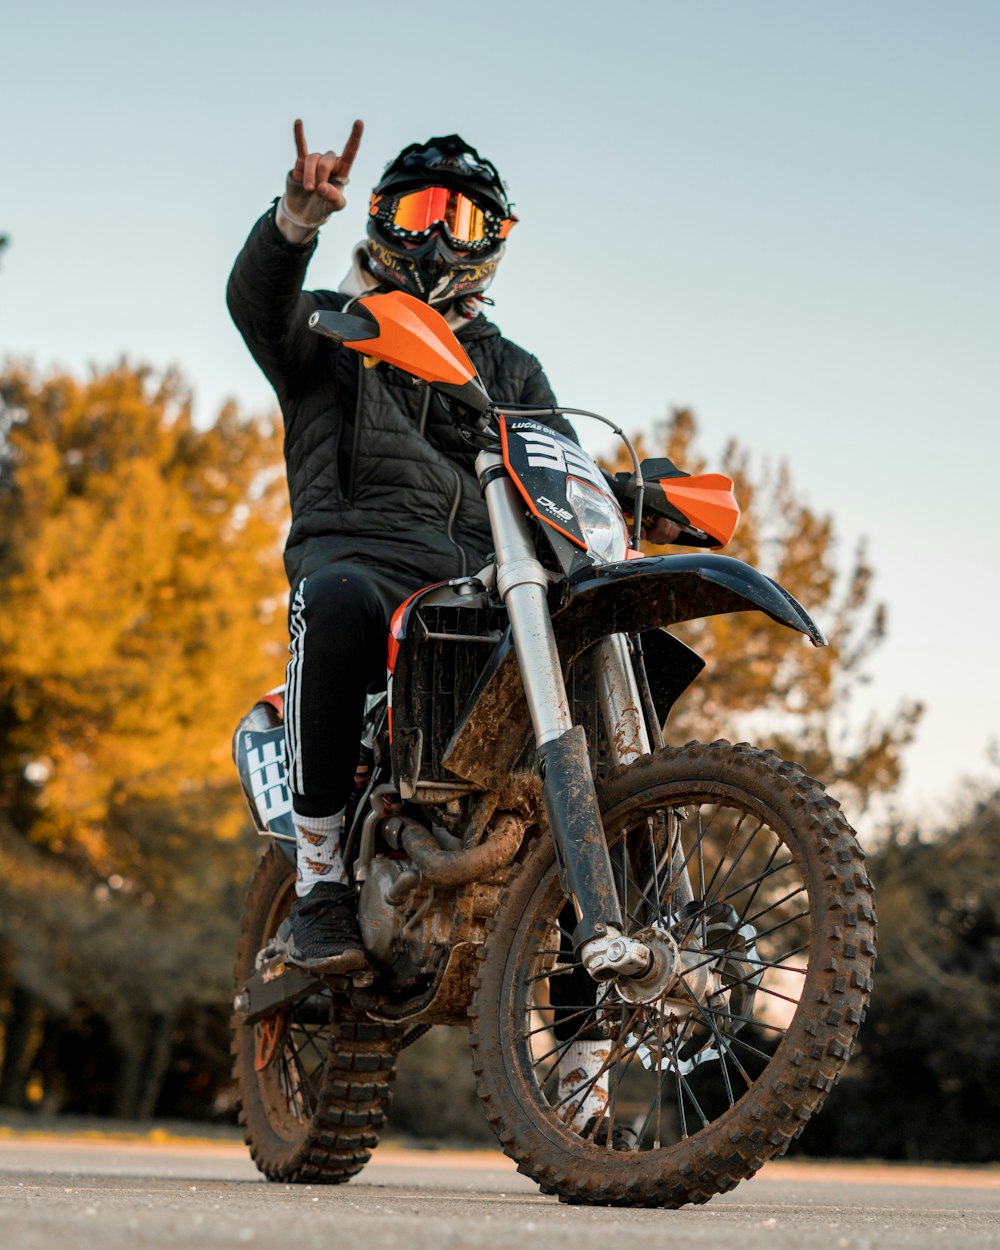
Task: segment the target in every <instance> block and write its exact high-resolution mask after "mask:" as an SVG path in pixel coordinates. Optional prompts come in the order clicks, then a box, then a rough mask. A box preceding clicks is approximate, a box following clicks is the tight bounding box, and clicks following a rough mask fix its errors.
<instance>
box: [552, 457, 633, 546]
mask: <svg viewBox="0 0 1000 1250" xmlns="http://www.w3.org/2000/svg"><path fill="white" fill-rule="evenodd" d="M566 498H567V499H568V500H569V503H570V506H571V507H572V509H573V511H574V512H575V513H576V519H577V520H578V521H579V522H580V529H581V530H582V531H583V536H584V538H585V539H586V540H587V546H588V547H589V549H590V552H591V555H594V556H596V557H597V559H598V560H600V562H601V563H602V564H612V563H614V562H615V561H616V560H624V559H625V553H626V551H627V550H628V530H627V529H626V527H625V518H624V517H623V516H622V513H621V509H620V508H619V507H618V505H617V504H616V503H615V501H614V500H613V499H612V498H611V496H610V495H605V494H604V492H603V491H600V490H598V489H597V488H596V487H594V486H588V485H587V483H586V482H581V481H580V479H579V478H577V477H569V478H567V479H566Z"/></svg>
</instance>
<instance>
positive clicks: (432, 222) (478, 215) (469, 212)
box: [371, 187, 516, 248]
mask: <svg viewBox="0 0 1000 1250" xmlns="http://www.w3.org/2000/svg"><path fill="white" fill-rule="evenodd" d="M371 215H372V216H373V217H378V218H379V220H380V221H381V222H382V225H383V226H384V227H386V228H387V229H389V230H390V231H391V232H392V233H393V234H396V235H398V236H399V237H401V238H405V237H407V236H411V237H412V236H418V235H423V234H425V233H426V232H427V231H428V230H431V229H432V228H433V227H434V226H438V225H440V226H443V227H444V230H445V233H446V234H447V235H448V237H449V239H450V240H451V241H452V242H453V243H455V244H457V245H458V246H460V247H471V248H477V247H482V246H483V245H486V244H489V243H492V242H494V241H496V240H498V239H503V238H506V237H507V234H508V233H509V231H510V228H511V226H513V224H514V221H515V220H516V219H515V218H513V217H508V218H501V217H498V216H496V215H495V214H493V213H489V212H487V211H485V210H484V209H483V208H481V207H480V206H479V205H478V204H477V203H476V202H475V200H473V199H470V198H469V196H467V195H465V194H464V193H463V192H461V191H455V190H453V189H451V188H449V187H421V188H420V189H419V190H417V191H408V192H406V193H405V194H404V195H400V196H397V197H395V198H392V197H390V196H384V195H373V196H372V203H371Z"/></svg>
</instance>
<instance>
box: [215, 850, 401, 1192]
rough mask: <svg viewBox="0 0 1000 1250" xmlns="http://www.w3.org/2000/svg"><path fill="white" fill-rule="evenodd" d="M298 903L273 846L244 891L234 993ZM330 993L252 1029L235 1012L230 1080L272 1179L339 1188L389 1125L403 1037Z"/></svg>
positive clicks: (255, 1152) (249, 1136) (260, 1162)
mask: <svg viewBox="0 0 1000 1250" xmlns="http://www.w3.org/2000/svg"><path fill="white" fill-rule="evenodd" d="M294 900H295V877H294V873H293V870H292V866H291V864H290V863H289V861H288V859H287V857H286V856H285V855H284V854H282V852H281V851H280V850H279V849H278V847H277V846H274V845H272V846H271V847H270V848H269V849H268V851H267V852H266V853H265V854H264V855H263V856H262V857H261V860H260V862H259V864H258V865H257V871H256V873H255V874H254V877H253V880H252V882H251V884H250V889H249V891H248V893H247V899H246V904H245V906H244V910H243V921H242V926H241V932H240V939H239V945H238V947H237V954H236V969H235V978H236V988H237V992H238V991H239V989H240V988H241V987H242V986H243V984H244V983H245V981H246V980H247V978H248V977H249V976H250V975H251V974H252V973H253V971H254V961H255V959H256V956H257V952H258V951H259V950H260V949H261V948H262V947H263V946H265V945H266V944H267V942H268V941H270V939H272V938H273V937H274V935H275V933H276V932H277V929H278V926H279V925H280V923H281V921H282V920H284V918H285V917H286V916H287V914H288V910H289V908H290V907H291V905H292V903H293V902H294ZM345 1009H346V1003H345V1001H344V1000H343V999H342V998H338V997H336V996H334V995H333V994H332V993H330V992H327V991H325V992H323V993H321V994H317V995H314V996H312V997H310V998H306V999H304V1000H302V1001H300V1002H298V1003H296V1004H295V1005H294V1006H293V1007H289V1008H284V1009H283V1010H281V1011H280V1012H278V1013H277V1014H275V1015H273V1016H269V1017H267V1018H265V1019H264V1020H262V1021H260V1022H258V1023H255V1024H247V1023H246V1021H245V1020H244V1018H243V1017H242V1016H241V1015H240V1014H239V1013H238V1012H236V1013H234V1015H233V1043H232V1052H233V1079H234V1081H235V1082H236V1087H237V1092H238V1095H239V1108H240V1113H239V1118H240V1124H241V1125H242V1126H243V1133H244V1138H245V1140H246V1143H247V1145H248V1146H249V1147H250V1154H251V1156H252V1157H253V1160H254V1162H255V1163H256V1164H257V1166H258V1168H260V1170H261V1171H262V1172H263V1173H264V1175H265V1176H266V1177H267V1178H268V1179H269V1180H277V1181H307V1182H310V1183H312V1184H339V1183H341V1182H343V1181H347V1180H350V1178H351V1177H352V1176H355V1175H357V1173H358V1172H360V1171H361V1169H362V1168H363V1167H364V1165H365V1164H366V1163H367V1162H368V1160H369V1158H370V1157H371V1152H372V1149H373V1148H374V1147H375V1145H376V1144H377V1143H378V1136H379V1131H380V1130H381V1128H382V1125H383V1124H384V1122H385V1109H386V1107H387V1106H388V1104H389V1100H390V1083H391V1081H392V1079H393V1077H394V1076H395V1069H396V1057H397V1054H398V1051H399V1039H400V1031H399V1030H398V1029H397V1028H394V1027H392V1026H388V1025H382V1024H376V1023H374V1022H371V1021H364V1020H356V1019H352V1018H349V1017H348V1016H347V1015H346V1011H345Z"/></svg>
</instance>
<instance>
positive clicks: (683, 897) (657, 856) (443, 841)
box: [233, 292, 875, 1207]
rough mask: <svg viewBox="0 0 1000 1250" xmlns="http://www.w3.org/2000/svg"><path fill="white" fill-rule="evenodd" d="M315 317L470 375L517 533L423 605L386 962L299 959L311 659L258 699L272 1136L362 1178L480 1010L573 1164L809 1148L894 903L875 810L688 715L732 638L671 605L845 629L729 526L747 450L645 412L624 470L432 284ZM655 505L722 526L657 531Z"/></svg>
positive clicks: (626, 1174)
mask: <svg viewBox="0 0 1000 1250" xmlns="http://www.w3.org/2000/svg"><path fill="white" fill-rule="evenodd" d="M310 326H311V328H312V329H313V330H315V331H316V332H317V333H319V334H323V335H325V336H327V337H329V338H331V339H333V340H335V341H336V342H338V343H342V344H343V345H344V346H345V347H347V348H350V349H353V350H356V351H358V352H360V353H361V354H362V355H363V356H364V357H365V358H366V361H365V363H366V364H368V365H371V366H375V365H378V366H379V367H385V366H386V365H389V366H392V367H395V368H399V369H402V370H404V371H406V372H407V373H409V374H410V375H412V376H413V377H416V378H420V379H422V380H423V381H424V382H425V383H427V384H428V385H430V386H431V387H433V388H434V390H435V391H436V392H437V393H438V394H439V395H440V396H441V397H442V398H443V400H444V401H445V403H446V405H447V406H448V407H449V409H450V411H451V413H452V415H453V416H454V418H455V420H456V422H457V423H458V424H459V427H460V428H461V429H462V430H463V432H464V434H465V437H466V438H468V440H469V441H470V443H471V444H472V445H473V446H474V447H475V448H476V449H477V453H478V454H477V458H476V471H477V473H478V477H479V481H480V484H481V486H482V489H483V493H484V496H485V501H486V506H487V510H488V513H489V521H490V526H491V530H492V536H493V541H494V546H495V558H494V559H493V560H492V562H491V563H490V564H489V566H488V567H487V568H484V569H483V570H481V571H480V572H479V573H478V574H477V575H476V576H473V577H460V578H456V579H454V580H452V581H449V582H446V583H443V584H438V585H434V586H428V587H426V588H424V589H422V590H420V591H418V592H417V593H416V594H414V595H412V596H411V597H410V598H409V599H408V600H407V601H406V602H405V603H403V604H401V605H400V607H399V608H398V610H397V611H396V613H395V615H394V616H393V619H392V623H391V628H390V636H389V638H388V645H387V674H388V682H387V690H386V691H385V692H384V693H379V694H377V695H374V696H372V697H370V698H369V701H368V708H367V711H366V717H365V727H364V735H363V738H362V743H361V745H360V746H359V756H360V762H359V771H358V775H357V779H356V782H357V784H356V788H355V794H354V796H353V798H352V802H351V804H350V805H349V807H348V813H347V822H346V834H345V842H344V847H343V850H344V857H345V862H346V863H347V864H348V865H349V869H350V872H351V875H352V880H353V881H354V882H355V883H356V884H357V888H358V907H359V920H360V927H361V933H362V937H363V940H364V944H365V947H366V950H367V954H368V962H369V966H368V967H367V968H366V969H365V970H363V971H361V972H359V973H355V974H353V975H351V976H349V977H348V976H341V977H337V976H329V977H320V976H316V975H314V974H312V973H310V972H307V971H305V970H303V969H300V968H296V967H294V966H292V965H291V964H290V963H288V962H287V960H286V957H285V955H286V950H285V945H284V935H285V933H286V932H287V925H286V926H285V929H283V928H282V922H283V921H284V920H285V918H286V916H287V913H288V910H289V907H290V905H291V903H292V902H293V901H294V897H295V890H294V860H295V844H294V842H295V840H294V829H293V827H292V823H291V815H290V810H291V803H290V798H289V794H288V789H287V786H286V784H285V779H284V754H283V753H284V742H283V730H282V721H281V716H282V697H283V691H282V690H281V689H280V688H279V689H278V690H276V691H272V692H271V693H270V694H269V695H267V696H265V697H264V699H262V700H261V702H260V703H258V704H257V706H256V707H255V708H254V709H253V710H252V711H251V712H250V713H249V714H248V715H247V716H246V717H245V718H244V720H243V721H242V722H241V723H240V726H239V727H238V729H237V731H236V735H235V738H234V756H235V759H236V762H237V765H238V769H239V772H240V777H241V781H242V783H243V787H244V790H245V793H246V797H247V800H248V803H249V806H250V810H251V814H252V816H253V819H254V821H255V823H256V826H257V828H258V830H259V832H260V833H261V834H263V835H265V836H267V837H269V838H270V839H271V846H270V847H269V849H268V850H267V851H266V853H265V854H264V855H263V856H262V858H261V860H260V862H259V866H258V869H257V872H256V875H255V876H254V878H253V881H252V884H251V886H250V889H249V893H248V896H247V901H246V907H245V911H244V915H243V920H242V929H241V936H240V941H239V948H238V956H237V963H236V998H235V1007H234V1012H233V1039H234V1040H233V1055H234V1077H235V1081H236V1085H237V1087H238V1092H239V1098H240V1106H241V1111H240V1120H241V1123H242V1125H243V1127H244V1130H245V1137H246V1140H247V1143H248V1145H249V1148H250V1151H251V1154H252V1156H253V1158H254V1160H255V1161H256V1163H257V1166H258V1167H259V1168H260V1170H261V1171H262V1172H263V1173H264V1174H265V1175H266V1176H267V1177H268V1178H270V1179H272V1180H280V1181H286V1182H289V1181H292V1182H295V1181H302V1182H311V1183H322V1182H326V1183H337V1182H342V1181H346V1180H348V1179H349V1178H350V1177H352V1176H354V1175H356V1174H357V1173H358V1172H359V1171H360V1170H361V1168H362V1167H363V1166H364V1164H365V1163H366V1162H367V1161H368V1159H369V1157H370V1154H371V1151H372V1149H373V1147H374V1146H375V1145H376V1143H377V1141H378V1136H379V1132H380V1130H381V1128H382V1126H383V1124H384V1121H385V1111H386V1107H387V1104H388V1102H389V1097H390V1085H391V1081H392V1078H393V1076H394V1073H395V1068H396V1064H397V1060H398V1057H399V1054H400V1052H401V1050H402V1049H403V1048H404V1047H405V1046H407V1045H408V1044H409V1043H410V1042H411V1041H413V1040H415V1038H416V1037H418V1036H420V1035H421V1034H422V1033H424V1032H426V1030H427V1029H428V1028H430V1027H432V1026H434V1025H438V1024H440V1025H458V1024H467V1025H468V1029H469V1035H468V1036H469V1044H470V1048H471V1053H472V1066H473V1069H474V1072H475V1076H476V1081H477V1090H478V1094H479V1096H480V1098H481V1099H482V1102H483V1105H484V1109H485V1113H486V1116H487V1118H488V1120H489V1123H490V1125H491V1127H492V1129H493V1131H494V1132H495V1134H496V1136H497V1139H498V1141H499V1142H500V1145H501V1146H502V1148H503V1149H504V1150H505V1151H506V1153H507V1154H508V1155H510V1156H511V1157H512V1158H513V1159H515V1160H516V1161H517V1164H518V1167H519V1169H520V1170H521V1171H522V1172H524V1173H526V1174H527V1175H529V1176H531V1177H533V1178H534V1179H535V1180H536V1181H537V1182H538V1184H539V1185H540V1187H541V1188H542V1191H543V1192H545V1193H549V1194H555V1195H557V1196H558V1197H559V1198H560V1199H562V1200H564V1201H568V1202H573V1203H604V1204H616V1205H630V1206H666V1207H677V1206H681V1205H684V1204H686V1203H697V1202H704V1201H706V1200H707V1199H708V1198H710V1197H712V1196H713V1195H714V1194H716V1193H720V1192H723V1191H725V1190H728V1189H731V1188H732V1187H733V1186H735V1185H736V1184H737V1183H738V1182H739V1181H740V1180H742V1179H744V1178H747V1177H749V1176H751V1175H752V1174H753V1173H754V1172H755V1171H756V1170H757V1169H758V1168H759V1167H760V1166H761V1165H762V1164H763V1163H764V1162H765V1161H767V1160H768V1159H770V1158H772V1157H774V1156H775V1155H778V1154H781V1153H782V1152H783V1151H784V1150H785V1149H786V1148H787V1147H788V1145H789V1143H790V1142H791V1141H792V1139H793V1138H795V1137H796V1136H798V1134H799V1133H800V1132H801V1131H802V1129H803V1127H804V1126H805V1124H806V1122H807V1121H808V1119H809V1118H810V1116H811V1115H812V1114H813V1113H814V1112H815V1111H816V1110H818V1108H819V1107H820V1105H821V1104H822V1102H823V1100H824V1098H825V1097H826V1094H827V1093H828V1091H829V1090H830V1089H831V1087H832V1086H833V1085H834V1083H835V1082H836V1080H837V1078H838V1076H839V1075H840V1072H841V1070H842V1069H843V1067H844V1064H845V1063H846V1061H847V1059H848V1057H849V1055H850V1053H851V1049H852V1045H853V1043H854V1039H855V1036H856V1034H857V1031H858V1028H859V1026H860V1024H861V1022H862V1020H863V1018H864V1013H865V1007H866V1003H867V1001H868V996H869V993H870V989H871V973H872V968H873V964H874V956H875V946H874V942H875V913H874V899H873V892H872V887H871V884H870V881H869V879H868V876H867V874H866V871H865V865H864V857H863V854H862V851H861V849H860V847H859V845H858V842H857V839H856V836H855V834H854V832H853V831H852V829H851V828H850V826H849V825H848V823H847V821H846V820H845V818H844V816H843V815H842V813H841V811H840V809H839V807H838V805H837V803H836V802H835V801H834V800H833V799H832V798H831V797H829V796H828V795H827V794H826V792H825V790H824V788H823V786H822V785H821V784H820V783H819V782H817V781H815V780H813V779H812V778H810V777H808V776H807V775H806V774H805V773H804V771H803V770H802V769H801V767H799V766H798V765H796V764H794V763H790V762H787V761H785V760H783V759H781V758H779V757H778V756H777V755H776V754H775V753H774V752H771V751H763V750H759V749H757V748H755V747H753V746H750V745H748V744H746V743H740V744H736V745H731V744H730V743H728V742H725V741H716V742H711V743H701V742H688V743H687V744H685V745H670V744H668V743H667V741H666V739H665V731H666V730H667V729H668V728H669V723H668V716H669V713H670V710H671V708H672V706H673V705H674V704H675V702H676V701H677V700H678V699H679V698H680V696H681V695H682V694H683V692H684V691H685V690H686V689H687V687H688V686H689V685H690V684H691V682H692V681H693V680H694V679H695V678H696V677H697V676H698V674H699V672H700V671H701V669H702V668H703V661H702V660H701V659H700V658H699V657H698V656H697V655H696V654H695V653H694V652H693V651H691V650H690V649H689V648H688V647H687V646H685V645H684V644H683V643H682V642H680V640H679V639H677V638H676V637H675V636H674V635H673V634H671V633H670V632H669V629H670V627H671V626H673V625H676V624H677V623H678V622H682V621H688V620H693V619H696V618H701V617H705V616H710V615H715V614H720V613H731V612H742V611H750V610H753V611H758V612H762V613H764V614H765V615H766V616H768V617H770V618H771V619H772V620H774V621H777V622H779V623H781V624H782V625H785V626H787V627H788V628H790V629H792V630H795V631H798V632H799V633H801V634H803V635H805V636H806V637H807V638H808V639H809V640H810V641H811V642H812V643H813V644H815V645H816V646H821V645H823V644H824V641H825V640H824V638H823V636H822V634H821V633H820V631H819V629H818V628H817V627H816V625H815V624H814V623H813V621H812V620H811V619H810V617H809V615H808V614H807V613H806V612H805V611H804V610H803V608H802V607H801V606H800V605H799V604H798V603H797V602H796V600H795V599H794V598H793V597H792V596H791V595H790V594H789V593H788V592H787V591H786V590H784V589H783V588H782V587H781V586H780V585H778V584H777V583H776V582H774V581H772V580H771V579H770V578H768V577H766V576H764V575H763V574H761V573H760V572H758V571H757V570H755V569H753V568H752V567H750V566H749V565H747V564H745V563H742V562H741V561H738V560H735V559H731V558H729V557H726V556H722V555H719V554H717V553H715V552H714V551H712V550H710V549H711V548H717V547H721V546H723V545H725V543H726V542H727V541H728V540H729V539H730V538H731V536H732V533H733V531H734V529H735V526H736V522H737V520H738V516H739V510H738V507H737V504H736V501H735V499H734V497H733V493H732V483H731V482H730V480H729V479H728V478H725V477H723V476H722V475H720V474H698V475H689V474H686V473H684V472H683V471H682V470H680V469H678V468H677V467H676V466H674V465H673V464H672V463H671V462H670V461H669V460H666V459H663V458H661V459H656V460H647V461H644V462H643V463H642V464H640V463H639V462H638V459H637V457H636V453H635V450H634V448H632V445H631V444H630V443H628V440H627V439H626V440H625V441H626V444H627V446H628V448H629V451H630V454H631V456H632V461H633V466H634V472H633V473H632V474H618V475H617V476H616V477H614V478H610V477H609V476H606V475H605V474H603V473H602V472H601V470H600V469H599V468H598V467H597V465H596V464H595V462H594V461H593V460H592V459H591V458H590V456H589V455H588V454H587V453H586V452H585V451H584V450H583V449H582V448H581V447H580V446H578V445H577V444H576V443H574V442H573V441H572V440H571V439H569V438H567V437H564V436H563V435H561V434H559V433H556V432H555V431H554V430H552V429H550V428H548V427H547V426H546V425H544V424H543V423H542V422H540V421H539V420H538V417H539V416H545V415H548V410H547V411H546V412H540V411H538V410H535V411H531V410H522V409H516V408H513V407H511V406H498V405H496V404H494V403H493V402H492V401H491V400H490V398H489V396H488V395H487V394H486V393H485V391H484V389H483V386H482V384H481V383H480V381H479V378H478V377H477V375H476V372H475V369H474V367H473V365H472V363H471V361H470V360H469V358H468V357H467V355H466V354H465V352H464V350H463V349H462V347H461V345H460V344H459V342H458V340H457V339H456V338H455V337H454V335H453V334H452V332H451V330H450V329H449V328H448V326H447V324H446V322H445V320H444V318H443V317H441V316H440V314H438V313H437V312H436V311H435V310H434V309H432V308H430V307H429V306H428V305H426V304H424V303H422V302H420V301H419V300H416V299H413V298H412V297H410V296H408V295H405V294H404V293H401V292H393V293H390V294H381V295H374V296H369V297H366V298H363V299H361V300H359V301H356V302H355V303H354V304H353V305H351V306H350V307H349V309H348V310H346V311H344V312H341V313H334V312H328V311H324V312H317V313H314V314H313V316H312V318H311V320H310ZM557 411H559V412H564V413H568V414H570V415H572V414H573V413H578V412H579V411H580V410H574V409H558V410H557ZM582 415H589V416H596V415H597V414H582ZM598 419H599V420H605V421H606V419H605V418H598ZM606 424H608V425H612V428H614V429H615V430H616V432H617V433H618V434H619V435H621V431H620V430H618V427H617V426H614V425H613V423H611V422H607V421H606ZM621 437H622V438H624V435H621ZM626 512H631V513H632V514H633V517H634V524H633V530H632V532H631V533H630V532H629V528H628V525H627V523H626V520H625V513H626ZM657 516H665V517H667V518H668V519H670V520H672V521H673V522H674V523H675V525H677V526H679V527H680V530H681V534H680V536H679V537H678V538H677V540H676V542H677V543H681V544H685V545H689V546H691V547H693V548H695V549H696V550H695V551H693V552H692V553H690V554H672V555H664V556H654V557H651V556H643V555H642V554H641V552H640V551H639V550H638V548H639V545H640V534H641V528H642V525H643V523H644V522H645V523H646V524H649V523H651V522H652V521H653V520H654V519H655V518H656V517H657ZM580 1055H582V1056H584V1059H583V1061H581V1062H580V1063H578V1064H576V1066H575V1068H574V1063H575V1061H576V1058H577V1057H579V1056H580ZM567 1069H569V1070H567ZM584 1112H588V1114H586V1115H585V1116H584Z"/></svg>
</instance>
